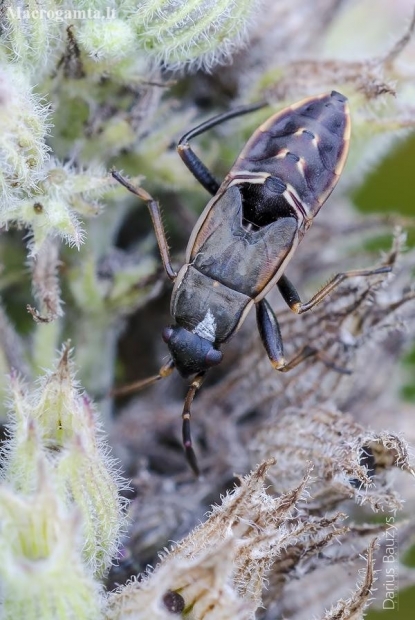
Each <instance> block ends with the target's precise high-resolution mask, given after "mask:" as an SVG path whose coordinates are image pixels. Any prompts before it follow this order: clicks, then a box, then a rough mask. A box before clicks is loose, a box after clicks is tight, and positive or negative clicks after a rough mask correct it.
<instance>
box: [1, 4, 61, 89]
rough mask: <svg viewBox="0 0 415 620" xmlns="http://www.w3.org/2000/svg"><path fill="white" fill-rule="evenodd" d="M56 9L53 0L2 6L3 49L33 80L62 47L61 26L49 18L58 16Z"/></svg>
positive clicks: (49, 63)
mask: <svg viewBox="0 0 415 620" xmlns="http://www.w3.org/2000/svg"><path fill="white" fill-rule="evenodd" d="M59 7H60V2H55V0H26V1H25V2H21V1H20V2H19V1H17V2H16V1H14V2H11V1H9V0H6V2H5V3H4V5H3V6H2V18H3V20H4V21H3V37H2V38H3V45H4V48H5V49H6V52H7V54H8V56H9V57H10V59H11V60H12V61H13V62H15V61H16V60H18V61H19V62H20V63H21V65H22V66H23V67H24V69H25V70H26V71H27V72H28V73H30V74H31V75H33V76H34V77H35V79H36V81H38V80H39V78H40V77H43V75H45V74H46V72H47V71H49V70H50V69H51V67H52V66H53V63H54V62H56V57H57V54H56V52H57V50H58V49H59V48H62V47H63V43H64V40H65V37H64V28H65V24H64V23H62V20H60V19H53V16H54V15H55V16H58V15H59V14H60V13H59ZM0 47H1V42H0Z"/></svg>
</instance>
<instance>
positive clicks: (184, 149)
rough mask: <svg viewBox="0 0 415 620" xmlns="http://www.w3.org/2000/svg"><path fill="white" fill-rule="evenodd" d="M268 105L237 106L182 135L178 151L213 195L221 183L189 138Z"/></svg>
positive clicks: (192, 171)
mask: <svg viewBox="0 0 415 620" xmlns="http://www.w3.org/2000/svg"><path fill="white" fill-rule="evenodd" d="M266 105H268V104H267V103H264V102H262V103H255V104H253V105H246V106H240V107H239V108H235V109H234V110H230V111H229V112H225V113H224V114H218V115H217V116H214V117H213V118H211V119H209V120H208V121H205V122H204V123H201V124H200V125H198V126H197V127H195V128H194V129H191V130H190V131H188V132H187V133H186V134H185V135H184V136H182V137H181V138H180V140H179V142H178V144H177V152H178V153H179V155H180V157H181V158H182V160H183V161H184V163H185V165H186V166H187V167H188V168H189V170H190V172H191V173H192V174H193V176H194V177H195V178H196V179H197V180H198V181H199V183H200V184H201V185H203V187H204V188H205V189H206V190H207V191H208V192H209V193H210V194H212V196H214V195H215V194H216V192H217V191H218V189H219V185H220V184H219V183H218V182H217V180H216V179H215V177H214V176H213V175H212V173H211V172H210V171H209V170H208V169H207V167H206V166H205V164H204V163H203V162H202V161H201V160H200V159H199V157H198V156H197V155H196V154H195V153H194V151H193V150H192V148H191V146H190V144H189V140H191V139H192V138H195V137H196V136H199V135H200V134H201V133H204V132H205V131H207V130H208V129H211V128H212V127H216V125H220V124H221V123H223V122H224V121H227V120H229V119H231V118H235V117H236V116H242V115H243V114H248V113H249V112H255V110H259V109H261V108H263V107H265V106H266Z"/></svg>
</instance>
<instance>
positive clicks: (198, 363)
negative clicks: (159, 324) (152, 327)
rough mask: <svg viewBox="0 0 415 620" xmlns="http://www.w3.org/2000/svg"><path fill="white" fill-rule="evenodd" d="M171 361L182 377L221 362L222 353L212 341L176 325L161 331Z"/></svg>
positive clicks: (202, 370)
mask: <svg viewBox="0 0 415 620" xmlns="http://www.w3.org/2000/svg"><path fill="white" fill-rule="evenodd" d="M162 337H163V340H164V342H165V343H166V344H167V346H168V347H169V350H170V353H171V356H172V359H173V362H174V365H175V367H176V368H177V370H178V371H179V373H180V374H181V375H182V377H188V376H189V375H194V374H196V373H199V372H204V371H206V370H208V369H209V368H211V367H212V366H217V365H218V364H220V363H221V361H222V358H223V353H222V352H221V351H219V350H218V349H217V348H216V347H215V346H214V344H213V343H212V342H210V341H209V340H206V338H202V337H201V336H198V335H197V334H194V333H193V332H190V331H188V330H187V329H184V327H180V326H178V325H172V326H170V327H165V328H164V329H163V332H162Z"/></svg>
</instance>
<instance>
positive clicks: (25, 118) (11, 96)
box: [0, 65, 49, 215]
mask: <svg viewBox="0 0 415 620" xmlns="http://www.w3.org/2000/svg"><path fill="white" fill-rule="evenodd" d="M48 120H49V118H48V111H47V109H46V106H44V105H43V104H41V103H40V99H39V98H38V97H36V96H35V95H34V94H33V93H32V89H31V85H30V81H29V79H28V76H27V75H26V74H25V73H24V71H23V70H22V68H21V67H19V66H18V65H10V66H6V65H3V66H2V67H0V215H1V214H2V213H5V212H7V211H9V212H10V211H11V210H12V209H13V207H14V206H15V205H16V201H17V199H18V198H19V197H20V196H21V195H22V194H23V192H30V191H32V190H33V189H34V188H35V187H36V184H37V183H38V181H39V178H40V176H41V171H42V168H43V165H44V162H45V160H46V158H47V155H48V147H47V146H46V144H45V138H46V136H47V134H48V130H49V124H48Z"/></svg>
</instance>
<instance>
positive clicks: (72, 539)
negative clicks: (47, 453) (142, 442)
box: [0, 453, 101, 620]
mask: <svg viewBox="0 0 415 620" xmlns="http://www.w3.org/2000/svg"><path fill="white" fill-rule="evenodd" d="M33 465H34V469H35V474H36V478H37V486H36V487H35V488H34V489H33V492H32V493H29V494H17V493H16V492H15V491H14V490H13V489H12V488H11V487H9V486H6V485H3V486H2V487H0V519H1V523H2V529H1V535H0V575H1V580H2V608H1V617H2V618H3V619H4V620H12V619H14V620H15V619H17V618H22V619H23V618H24V620H38V619H40V618H41V619H42V620H69V619H74V620H75V618H76V619H77V620H96V619H97V618H98V617H99V612H100V607H101V602H100V597H99V587H98V585H97V584H96V583H95V582H94V581H93V579H92V577H91V575H90V574H89V572H88V570H87V569H86V567H85V565H84V564H83V562H82V537H81V534H82V528H81V520H80V518H79V513H78V512H77V510H76V509H75V508H74V507H72V508H71V509H69V510H68V509H67V507H66V506H65V503H64V502H63V501H62V499H61V498H60V497H59V495H58V494H57V489H56V488H55V487H54V484H53V479H52V478H51V476H50V473H51V472H50V469H49V467H48V465H47V462H46V459H45V458H44V456H42V455H41V454H40V453H38V455H37V459H36V460H35V461H34V463H33Z"/></svg>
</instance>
